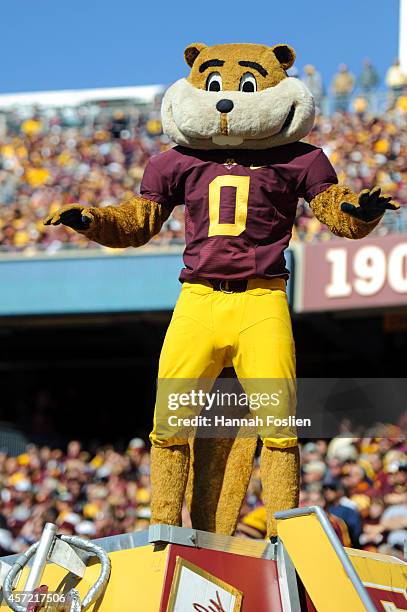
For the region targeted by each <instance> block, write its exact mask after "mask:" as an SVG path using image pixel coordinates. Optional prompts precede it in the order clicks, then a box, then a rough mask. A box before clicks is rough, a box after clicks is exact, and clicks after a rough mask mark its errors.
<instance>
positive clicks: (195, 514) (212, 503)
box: [186, 438, 233, 533]
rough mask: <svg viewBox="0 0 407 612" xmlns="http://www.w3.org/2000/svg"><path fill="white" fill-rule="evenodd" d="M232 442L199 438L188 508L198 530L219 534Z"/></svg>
mask: <svg viewBox="0 0 407 612" xmlns="http://www.w3.org/2000/svg"><path fill="white" fill-rule="evenodd" d="M232 444H233V440H232V439H204V438H195V439H194V440H193V441H192V443H191V449H190V451H191V461H190V467H189V477H188V485H187V493H186V498H187V505H188V508H189V511H190V514H191V521H192V526H193V528H194V529H202V530H203V531H210V532H211V533H215V532H217V529H216V509H217V507H218V502H219V497H220V495H221V490H222V483H223V479H224V473H225V470H226V464H227V461H228V456H229V453H230V449H231V447H232Z"/></svg>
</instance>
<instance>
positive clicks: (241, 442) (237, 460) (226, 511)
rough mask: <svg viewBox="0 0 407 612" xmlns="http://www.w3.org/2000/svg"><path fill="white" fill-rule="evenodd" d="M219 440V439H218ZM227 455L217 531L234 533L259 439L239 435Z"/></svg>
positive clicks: (218, 505)
mask: <svg viewBox="0 0 407 612" xmlns="http://www.w3.org/2000/svg"><path fill="white" fill-rule="evenodd" d="M218 442H219V440H218ZM229 442H233V444H232V445H231V448H230V452H229V454H228V456H227V461H226V466H225V473H224V475H223V483H222V490H221V492H220V497H219V502H218V504H217V511H216V533H221V534H224V535H233V534H234V532H235V529H236V525H237V522H238V520H239V514H240V509H241V507H242V503H243V500H244V498H245V495H246V492H247V487H248V485H249V480H250V476H251V473H252V469H253V459H254V454H255V452H256V447H257V439H256V438H255V437H254V436H253V437H249V438H248V437H246V438H243V437H238V438H235V439H234V440H229Z"/></svg>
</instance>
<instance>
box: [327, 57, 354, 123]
mask: <svg viewBox="0 0 407 612" xmlns="http://www.w3.org/2000/svg"><path fill="white" fill-rule="evenodd" d="M354 85H355V77H354V76H353V74H352V73H351V72H349V70H348V67H347V66H346V64H340V65H339V68H338V72H337V74H336V75H335V76H334V79H333V81H332V91H333V94H334V110H335V111H336V112H344V113H345V112H347V111H348V109H349V100H350V96H351V94H352V91H353V88H354Z"/></svg>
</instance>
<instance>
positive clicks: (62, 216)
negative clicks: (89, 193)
mask: <svg viewBox="0 0 407 612" xmlns="http://www.w3.org/2000/svg"><path fill="white" fill-rule="evenodd" d="M92 221H93V215H92V213H91V212H90V211H89V209H87V208H85V207H84V206H80V205H79V204H73V205H72V206H68V207H67V208H62V209H60V210H58V211H57V212H56V213H54V214H53V215H50V216H49V217H47V218H46V219H45V221H44V225H60V224H61V223H62V224H63V225H67V226H68V227H71V228H72V229H74V230H77V231H78V230H79V231H84V230H87V229H88V228H89V226H90V224H91V223H92Z"/></svg>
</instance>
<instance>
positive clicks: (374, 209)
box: [310, 185, 400, 239]
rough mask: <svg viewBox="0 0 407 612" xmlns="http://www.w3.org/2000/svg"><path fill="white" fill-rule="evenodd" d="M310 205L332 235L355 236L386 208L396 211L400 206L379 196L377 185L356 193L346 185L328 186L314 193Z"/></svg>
mask: <svg viewBox="0 0 407 612" xmlns="http://www.w3.org/2000/svg"><path fill="white" fill-rule="evenodd" d="M310 206H311V209H312V211H313V212H314V214H315V216H316V218H317V219H318V221H321V223H324V224H325V225H326V226H327V227H328V228H329V229H330V230H331V232H332V233H333V234H335V235H336V236H342V237H344V238H353V239H357V238H364V237H365V236H367V234H369V233H370V232H371V231H372V230H373V229H374V228H375V227H376V225H377V224H378V223H379V221H380V219H381V218H382V216H383V213H384V211H385V210H386V209H389V210H397V209H398V208H399V206H400V205H399V204H398V203H397V202H394V200H392V199H391V197H390V196H385V195H380V188H379V187H375V188H374V189H372V190H371V191H369V190H368V189H364V190H363V191H361V192H360V193H359V194H356V193H354V192H353V191H352V190H351V189H349V187H340V186H339V185H331V186H330V187H328V189H326V190H325V191H322V192H321V193H319V194H318V195H316V196H315V197H314V198H313V199H312V200H311V202H310Z"/></svg>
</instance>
